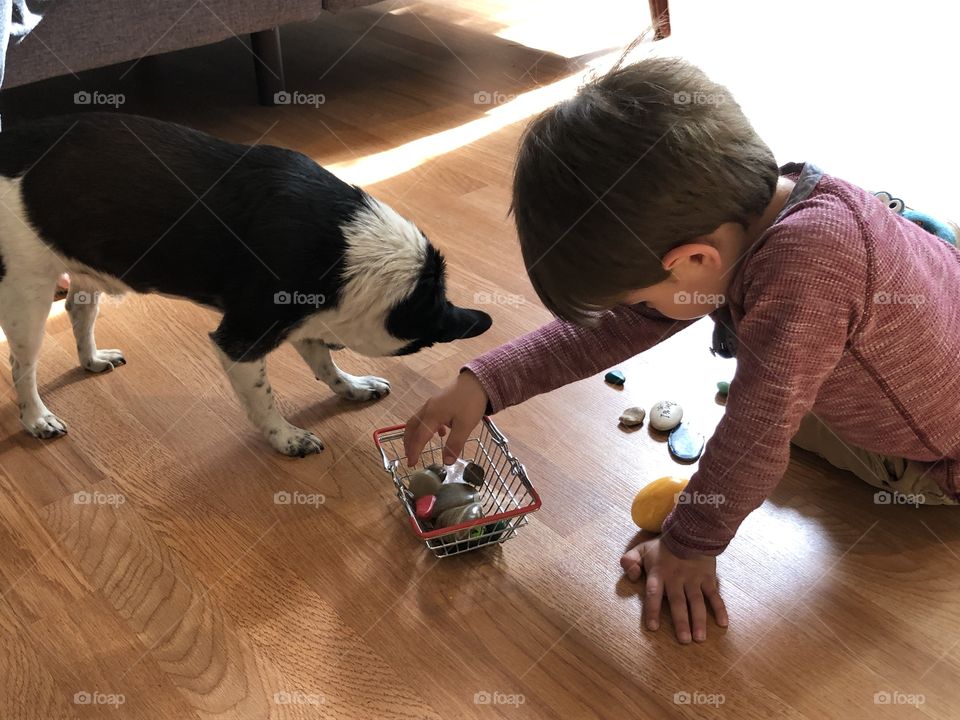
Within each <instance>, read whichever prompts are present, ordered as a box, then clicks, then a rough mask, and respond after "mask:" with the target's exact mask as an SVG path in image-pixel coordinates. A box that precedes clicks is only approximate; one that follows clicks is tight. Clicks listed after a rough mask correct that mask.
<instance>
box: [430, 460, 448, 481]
mask: <svg viewBox="0 0 960 720" xmlns="http://www.w3.org/2000/svg"><path fill="white" fill-rule="evenodd" d="M426 469H427V470H429V471H430V472H432V473H433V474H434V475H436V476H437V477H438V478H440V480H441V481H442V480H443V479H444V478H445V477H446V476H447V469H446V468H445V467H444V466H443V465H441V464H440V463H434V464H433V465H427V467H426Z"/></svg>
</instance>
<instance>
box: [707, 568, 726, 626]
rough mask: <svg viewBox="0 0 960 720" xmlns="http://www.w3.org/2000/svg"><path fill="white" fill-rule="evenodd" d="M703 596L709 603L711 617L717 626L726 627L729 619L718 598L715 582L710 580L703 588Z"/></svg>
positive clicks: (718, 591)
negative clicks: (714, 619) (711, 611)
mask: <svg viewBox="0 0 960 720" xmlns="http://www.w3.org/2000/svg"><path fill="white" fill-rule="evenodd" d="M703 595H704V597H706V598H707V602H708V603H710V609H711V610H713V616H714V617H715V618H716V620H717V625H719V626H720V627H726V626H727V625H728V624H729V622H730V619H729V618H728V617H727V606H726V604H725V603H724V602H723V598H722V597H720V589H719V588H718V587H717V581H716V580H711V581H710V582H709V583H706V584H704V586H703Z"/></svg>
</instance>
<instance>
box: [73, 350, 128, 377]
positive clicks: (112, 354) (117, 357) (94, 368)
mask: <svg viewBox="0 0 960 720" xmlns="http://www.w3.org/2000/svg"><path fill="white" fill-rule="evenodd" d="M82 364H83V369H84V370H89V371H90V372H95V373H101V372H107V371H109V370H113V369H114V368H118V367H120V366H121V365H126V364H127V361H126V360H125V359H124V357H123V353H122V352H120V351H119V350H97V351H96V352H95V353H94V354H93V357H91V358H89V359H87V360H84V361H83V363H82Z"/></svg>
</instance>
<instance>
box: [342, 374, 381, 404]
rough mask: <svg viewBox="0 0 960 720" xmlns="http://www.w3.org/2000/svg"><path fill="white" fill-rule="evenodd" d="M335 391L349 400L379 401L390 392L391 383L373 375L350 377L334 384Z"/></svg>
mask: <svg viewBox="0 0 960 720" xmlns="http://www.w3.org/2000/svg"><path fill="white" fill-rule="evenodd" d="M333 391H334V392H335V393H337V395H339V396H340V397H345V398H347V399H348V400H379V399H380V398H382V397H384V396H385V395H387V394H388V393H389V392H390V383H389V382H387V381H386V380H384V379H383V378H379V377H374V376H373V375H363V376H360V377H357V376H355V375H348V376H345V377H343V378H340V379H339V380H338V381H337V382H335V383H334V384H333Z"/></svg>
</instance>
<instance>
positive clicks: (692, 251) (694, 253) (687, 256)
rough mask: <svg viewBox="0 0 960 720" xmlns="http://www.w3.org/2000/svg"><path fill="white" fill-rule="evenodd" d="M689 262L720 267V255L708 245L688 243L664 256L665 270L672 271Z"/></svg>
mask: <svg viewBox="0 0 960 720" xmlns="http://www.w3.org/2000/svg"><path fill="white" fill-rule="evenodd" d="M685 260H689V261H690V262H693V263H696V264H698V265H714V266H716V267H720V253H719V252H718V251H717V249H716V248H715V247H714V246H713V245H710V244H708V243H697V242H693V243H687V244H686V245H681V246H680V247H675V248H674V249H673V250H671V251H670V252H668V253H667V254H666V255H664V256H663V269H664V270H667V271H672V270H673V269H674V267H676V265H677V264H678V263H680V262H683V261H685Z"/></svg>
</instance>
